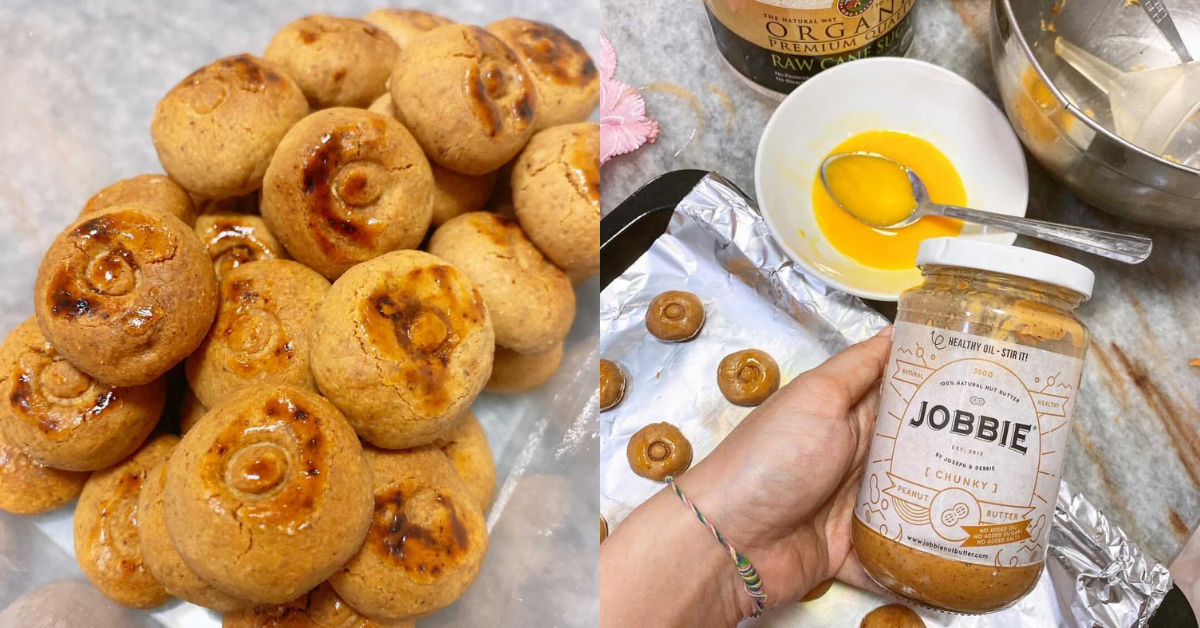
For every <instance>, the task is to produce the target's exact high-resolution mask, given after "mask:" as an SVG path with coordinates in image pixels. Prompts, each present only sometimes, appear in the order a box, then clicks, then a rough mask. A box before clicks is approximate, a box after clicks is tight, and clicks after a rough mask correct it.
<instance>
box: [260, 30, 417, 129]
mask: <svg viewBox="0 0 1200 628" xmlns="http://www.w3.org/2000/svg"><path fill="white" fill-rule="evenodd" d="M399 53H400V47H399V46H397V45H396V42H395V41H393V40H392V38H391V37H390V36H389V35H388V34H387V33H384V32H383V31H382V30H380V29H379V28H377V27H376V26H374V25H372V24H368V23H367V22H364V21H362V20H356V19H353V18H348V17H332V16H329V15H309V16H306V17H302V18H300V19H298V20H295V21H292V22H290V23H289V24H288V25H287V26H284V27H283V29H281V30H280V31H279V32H278V33H276V34H275V36H274V37H272V38H271V41H270V43H268V44H267V49H266V51H265V52H263V58H265V59H266V60H268V61H271V62H273V63H277V64H279V66H280V67H281V68H283V71H284V72H287V74H288V76H291V77H292V78H294V79H295V80H296V83H297V84H299V85H300V90H301V91H303V92H304V96H305V97H306V98H308V104H309V105H310V106H311V107H312V108H313V109H325V108H328V107H366V106H367V105H369V104H371V101H372V100H375V99H376V98H378V97H379V95H380V94H382V93H384V92H385V91H387V80H388V76H389V75H390V74H391V72H392V65H393V64H394V63H395V61H396V55H397V54H399Z"/></svg>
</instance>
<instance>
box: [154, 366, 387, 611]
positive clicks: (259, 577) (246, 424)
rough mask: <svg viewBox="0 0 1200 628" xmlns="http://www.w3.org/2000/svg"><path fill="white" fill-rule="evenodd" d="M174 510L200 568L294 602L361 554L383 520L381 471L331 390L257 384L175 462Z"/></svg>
mask: <svg viewBox="0 0 1200 628" xmlns="http://www.w3.org/2000/svg"><path fill="white" fill-rule="evenodd" d="M231 513H237V516H231ZM163 514H164V515H165V517H166V524H167V533H168V534H170V536H171V540H172V541H173V542H174V545H175V549H177V550H178V551H179V554H180V556H182V557H183V562H184V563H186V564H187V566H188V567H190V568H191V569H192V570H193V571H195V572H196V575H198V576H200V578H202V579H203V580H205V581H206V582H208V583H210V584H212V585H213V586H215V587H217V588H219V589H221V590H222V591H225V592H226V593H229V594H232V595H235V596H237V597H240V598H243V599H246V600H249V601H251V602H254V603H257V604H264V603H270V604H282V603H284V602H287V601H288V600H291V599H294V598H296V597H298V596H300V595H301V594H303V593H304V592H305V591H308V590H309V589H312V588H313V587H315V586H317V585H318V584H320V583H321V582H322V581H324V580H325V579H326V578H328V577H329V576H330V575H331V574H332V573H333V572H334V571H336V570H337V569H338V567H340V566H341V565H342V564H343V563H345V562H346V560H347V559H349V558H350V556H351V555H353V554H354V552H355V551H356V550H358V547H359V545H360V544H361V543H362V540H363V538H364V537H365V536H366V532H367V529H368V528H369V527H370V525H371V470H370V467H369V466H368V465H367V461H366V459H365V458H364V457H363V454H362V446H361V445H359V442H358V438H357V437H356V436H355V435H354V431H353V430H352V429H351V428H350V424H349V423H347V422H346V420H345V418H344V417H343V416H342V413H341V412H338V409H337V408H335V407H333V404H331V403H329V402H328V401H326V400H325V399H323V398H322V397H321V396H320V395H318V394H317V393H315V392H312V391H310V390H305V389H303V388H296V387H293V386H262V387H258V388H252V389H248V390H244V391H242V392H240V393H238V394H236V395H233V396H232V397H231V398H230V399H229V400H228V401H226V402H224V403H222V404H221V405H219V406H217V407H215V408H213V409H212V410H211V411H209V413H208V415H207V416H206V417H205V419H204V420H203V421H200V422H199V423H197V424H196V426H195V427H193V428H192V430H191V431H190V432H188V434H187V436H186V437H184V439H183V442H182V443H181V444H180V447H179V449H178V451H177V452H176V453H175V455H173V456H171V461H170V463H169V464H168V467H167V486H166V493H165V497H164V500H163Z"/></svg>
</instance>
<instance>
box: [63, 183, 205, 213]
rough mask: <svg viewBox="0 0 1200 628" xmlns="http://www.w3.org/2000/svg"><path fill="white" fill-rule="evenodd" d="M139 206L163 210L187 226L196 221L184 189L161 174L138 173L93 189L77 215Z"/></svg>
mask: <svg viewBox="0 0 1200 628" xmlns="http://www.w3.org/2000/svg"><path fill="white" fill-rule="evenodd" d="M121 205H139V206H144V207H151V208H154V209H157V210H159V211H164V212H166V213H168V214H171V215H172V216H174V217H176V218H178V219H180V220H182V221H183V222H184V223H186V224H188V225H194V224H196V206H195V204H194V203H192V197H191V196H189V195H188V193H187V191H186V190H184V189H183V188H181V187H179V184H178V183H175V182H174V181H172V180H171V179H170V178H169V177H165V176H163V175H161V174H140V175H138V176H136V177H132V178H129V179H121V180H120V181H117V182H116V183H114V184H112V185H110V186H108V187H106V188H104V189H103V190H100V191H99V192H96V195H95V196H93V197H92V198H90V199H88V202H87V204H86V205H84V206H83V211H81V212H79V217H81V218H82V217H84V216H87V215H89V214H94V213H96V212H98V211H101V210H104V209H108V208H109V207H118V206H121Z"/></svg>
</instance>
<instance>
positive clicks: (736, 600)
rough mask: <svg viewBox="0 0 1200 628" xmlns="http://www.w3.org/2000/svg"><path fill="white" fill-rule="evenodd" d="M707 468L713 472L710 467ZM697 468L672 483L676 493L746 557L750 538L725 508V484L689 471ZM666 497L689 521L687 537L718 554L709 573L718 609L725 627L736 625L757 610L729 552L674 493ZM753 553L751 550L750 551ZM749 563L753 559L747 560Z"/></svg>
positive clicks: (670, 492) (728, 504) (727, 502)
mask: <svg viewBox="0 0 1200 628" xmlns="http://www.w3.org/2000/svg"><path fill="white" fill-rule="evenodd" d="M709 469H710V470H711V469H713V467H712V466H710V467H709ZM697 470H698V468H697V469H692V470H691V471H689V472H688V473H686V474H684V476H682V477H681V478H680V480H677V481H676V484H677V485H678V486H679V488H680V490H681V491H682V492H683V494H684V495H686V496H687V498H688V500H689V501H691V502H692V504H694V505H695V506H696V508H697V509H698V510H699V511H700V512H701V514H703V515H704V518H705V519H706V520H707V521H708V522H709V523H710V524H712V525H713V526H714V527H715V528H716V529H717V530H718V531H719V532H720V533H721V536H722V537H724V538H725V540H726V541H728V542H729V543H730V544H731V545H732V546H733V548H734V549H735V550H737V551H738V552H741V553H742V554H743V555H744V556H746V557H747V558H750V556H749V555H748V554H746V551H747V548H751V547H752V545H751V543H750V542H749V541H750V539H749V538H748V536H747V535H746V534H745V532H744V530H743V528H742V526H740V525H737V519H736V515H735V514H734V513H732V512H731V511H730V509H729V507H730V506H731V505H732V502H731V501H730V500H729V499H728V498H727V496H726V495H725V491H724V489H723V487H724V486H726V485H727V482H721V481H717V480H716V479H715V478H706V477H702V475H703V474H701V473H697V474H695V475H693V472H695V471H697ZM665 492H666V493H667V494H669V495H670V497H671V499H672V500H674V501H675V505H676V506H677V507H678V508H679V509H680V510H682V511H683V512H684V513H685V514H686V515H687V517H688V519H690V522H689V523H691V524H692V525H691V526H690V527H692V528H693V529H692V530H691V531H690V532H689V534H691V535H694V536H698V538H699V540H698V541H697V542H698V543H701V544H703V545H704V546H705V551H706V553H710V552H715V553H716V554H717V555H718V558H719V561H718V565H716V569H715V573H714V574H713V576H712V577H713V580H714V582H716V583H718V585H719V592H720V597H721V600H722V602H721V606H722V608H723V609H725V615H723V616H724V617H725V618H726V620H727V621H726V623H727V625H732V624H736V623H737V622H739V621H741V620H743V619H745V618H747V617H750V616H751V615H753V614H754V613H755V611H757V610H758V606H757V604H756V603H755V599H754V597H753V596H751V595H750V593H749V592H748V591H747V590H746V585H745V581H744V580H743V579H742V577H741V574H740V573H739V572H738V567H737V564H736V563H735V562H734V559H733V557H732V556H730V555H729V551H728V550H727V549H726V548H725V546H724V545H722V544H721V542H720V541H718V540H717V538H716V536H714V535H713V534H712V532H710V531H709V529H708V527H707V526H706V525H705V524H704V522H702V521H700V519H699V518H698V517H696V514H695V513H693V512H692V510H691V509H690V508H688V507H687V505H686V504H684V503H683V502H682V500H680V499H679V497H678V496H677V495H675V492H674V491H673V490H671V489H670V488H669V487H668V489H667V491H665ZM750 551H753V550H750ZM751 562H753V560H752V559H751Z"/></svg>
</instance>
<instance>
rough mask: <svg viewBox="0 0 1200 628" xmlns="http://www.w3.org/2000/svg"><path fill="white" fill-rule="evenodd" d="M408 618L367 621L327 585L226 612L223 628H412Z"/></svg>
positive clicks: (413, 624)
mask: <svg viewBox="0 0 1200 628" xmlns="http://www.w3.org/2000/svg"><path fill="white" fill-rule="evenodd" d="M416 625H417V622H415V621H412V620H407V619H402V620H397V621H387V620H378V619H367V618H366V617H363V616H362V615H359V614H358V611H356V610H354V609H353V608H350V605H349V604H346V602H345V601H344V600H342V598H340V597H338V594H337V591H334V590H333V586H331V585H330V584H329V583H328V582H323V583H321V586H319V587H317V588H315V589H313V590H312V591H309V592H308V593H305V594H304V595H301V596H300V597H298V598H296V599H294V600H292V601H290V602H287V603H285V604H264V605H261V606H255V607H254V608H247V609H244V610H240V611H234V612H232V613H225V616H224V617H223V618H222V620H221V626H222V628H413V627H414V626H416Z"/></svg>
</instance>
